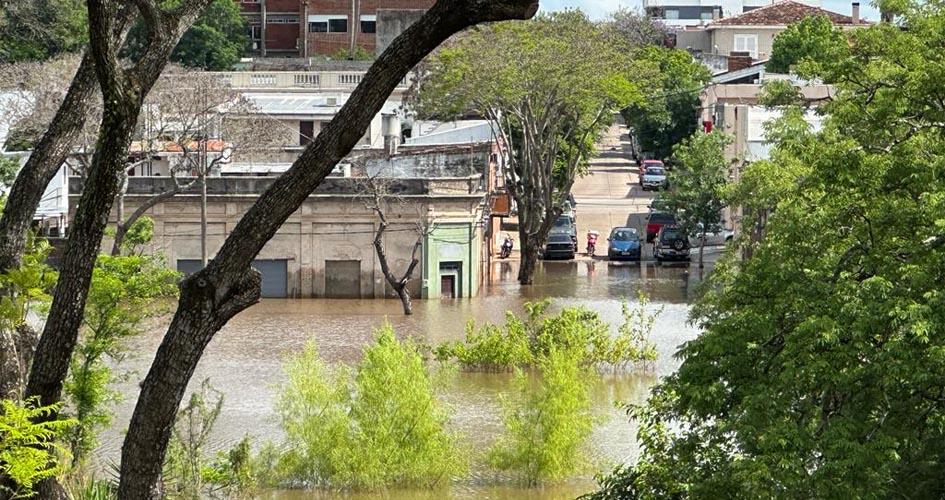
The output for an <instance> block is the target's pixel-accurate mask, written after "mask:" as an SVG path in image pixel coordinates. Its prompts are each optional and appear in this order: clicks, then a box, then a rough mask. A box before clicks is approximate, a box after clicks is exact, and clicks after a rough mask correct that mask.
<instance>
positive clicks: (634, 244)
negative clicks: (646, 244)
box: [607, 227, 643, 260]
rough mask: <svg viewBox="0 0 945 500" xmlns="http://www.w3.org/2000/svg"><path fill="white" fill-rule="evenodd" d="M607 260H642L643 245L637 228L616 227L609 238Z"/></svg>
mask: <svg viewBox="0 0 945 500" xmlns="http://www.w3.org/2000/svg"><path fill="white" fill-rule="evenodd" d="M607 242H608V244H607V258H608V259H610V260H640V252H641V249H642V247H643V245H642V244H641V242H640V233H639V231H637V229H636V228H635V227H615V228H614V229H613V230H612V231H611V232H610V237H609V238H607Z"/></svg>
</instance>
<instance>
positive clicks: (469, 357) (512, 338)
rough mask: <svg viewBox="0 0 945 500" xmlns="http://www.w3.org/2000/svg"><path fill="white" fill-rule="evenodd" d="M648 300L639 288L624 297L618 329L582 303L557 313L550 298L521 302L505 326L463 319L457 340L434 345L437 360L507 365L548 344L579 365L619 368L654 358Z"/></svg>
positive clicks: (520, 363) (525, 361) (527, 362)
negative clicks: (634, 296)
mask: <svg viewBox="0 0 945 500" xmlns="http://www.w3.org/2000/svg"><path fill="white" fill-rule="evenodd" d="M648 304H649V300H648V298H647V296H646V295H645V294H643V293H640V295H639V300H638V302H637V304H636V305H635V306H634V307H633V308H631V307H630V306H629V305H628V304H627V303H623V305H622V311H623V318H624V323H623V324H622V325H621V326H620V327H619V328H618V331H617V335H616V336H611V334H610V327H609V326H608V325H607V323H604V322H603V321H602V320H601V319H600V316H599V315H598V314H597V313H596V312H594V311H591V310H588V309H586V308H584V307H565V308H564V309H562V310H561V312H559V313H558V314H555V315H549V314H548V313H547V309H548V306H549V305H550V302H549V301H547V300H546V301H542V302H537V303H526V304H525V311H526V314H525V318H524V319H521V318H519V317H517V316H515V315H514V314H513V313H511V312H508V313H506V321H505V325H504V327H499V326H497V325H491V324H486V325H483V326H481V327H479V328H477V327H476V325H475V324H474V323H472V322H470V323H468V324H467V325H466V335H465V338H464V339H463V340H461V341H455V342H446V343H443V344H440V345H439V346H437V347H436V348H434V350H433V354H434V356H435V357H436V358H437V359H438V360H441V361H447V360H456V361H457V362H459V363H460V364H462V365H463V366H465V367H467V368H472V369H485V370H511V369H513V368H515V367H526V366H532V365H534V364H535V362H536V360H537V359H538V358H539V357H541V356H543V355H545V354H547V353H548V352H550V351H551V350H553V349H564V350H568V351H573V352H574V353H575V354H577V355H578V361H579V363H580V364H582V365H595V366H598V367H603V366H604V365H610V366H611V367H613V368H615V369H616V368H624V367H626V366H627V365H629V364H632V363H638V362H646V361H652V360H655V359H656V347H655V346H654V345H653V344H652V343H651V342H650V340H649V336H650V333H651V331H652V330H653V324H654V322H655V319H656V315H657V314H658V312H657V313H650V312H648V311H647V306H648Z"/></svg>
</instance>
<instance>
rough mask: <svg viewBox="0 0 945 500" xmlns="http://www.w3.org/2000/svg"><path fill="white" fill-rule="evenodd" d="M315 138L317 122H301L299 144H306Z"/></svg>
mask: <svg viewBox="0 0 945 500" xmlns="http://www.w3.org/2000/svg"><path fill="white" fill-rule="evenodd" d="M314 138H315V122H313V121H311V120H305V121H300V122H299V146H306V145H308V143H310V142H312V139H314Z"/></svg>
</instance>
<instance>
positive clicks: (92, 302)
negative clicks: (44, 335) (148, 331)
mask: <svg viewBox="0 0 945 500" xmlns="http://www.w3.org/2000/svg"><path fill="white" fill-rule="evenodd" d="M178 276H179V275H178V273H177V271H174V270H172V269H168V268H167V267H166V266H165V265H164V263H163V262H162V261H161V260H160V259H158V258H155V257H151V256H138V255H134V256H123V257H113V256H110V255H100V256H99V258H98V261H97V262H96V264H95V269H94V271H93V273H92V285H91V288H90V290H89V298H88V301H87V302H86V306H85V320H84V322H83V324H84V328H83V331H82V335H81V337H80V339H79V344H78V346H77V347H76V350H75V354H74V355H73V358H72V363H71V365H70V368H69V376H68V379H67V381H66V385H65V391H66V395H67V401H68V402H69V409H70V410H71V412H72V414H73V416H74V417H75V419H76V421H77V422H78V425H76V426H75V427H73V429H72V432H71V435H70V438H69V445H70V448H71V451H72V454H73V456H74V457H75V460H76V461H77V462H82V461H83V460H84V459H85V458H86V457H87V456H88V453H89V452H91V451H92V450H93V449H94V448H95V446H96V444H97V440H96V435H97V433H98V431H99V430H101V429H102V428H104V427H106V426H108V425H109V424H110V423H111V421H112V416H113V411H112V408H111V404H112V403H114V402H115V401H117V400H118V398H119V394H118V392H117V391H115V390H114V389H112V388H111V387H110V385H111V383H113V382H114V381H115V379H116V375H115V367H116V365H118V364H120V363H121V361H123V360H124V358H125V357H126V356H127V355H128V347H127V344H126V343H127V340H128V339H129V338H130V337H133V336H135V335H138V334H140V333H141V331H142V330H143V327H144V322H145V321H146V320H148V319H149V318H153V317H156V316H159V315H161V314H164V313H165V312H166V311H167V309H168V307H166V306H165V305H162V303H161V300H162V299H169V298H173V297H175V296H176V295H177V278H178Z"/></svg>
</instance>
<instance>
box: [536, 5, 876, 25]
mask: <svg viewBox="0 0 945 500" xmlns="http://www.w3.org/2000/svg"><path fill="white" fill-rule="evenodd" d="M539 1H540V3H541V8H542V10H562V9H567V8H580V9H581V10H583V11H584V12H587V13H588V15H590V16H591V17H592V18H594V19H603V18H604V17H607V14H609V13H611V12H613V11H615V10H617V9H618V8H619V7H627V8H631V9H641V8H642V7H643V0H539ZM852 3H853V2H852V0H850V1H847V0H822V2H821V7H823V8H825V9H827V10H831V11H833V12H837V13H839V14H845V15H850V10H851V8H852V7H851V6H852ZM860 16H862V17H863V18H864V19H868V20H870V21H878V20H879V11H878V10H876V8H875V7H873V6H872V5H870V2H869V1H868V0H861V1H860Z"/></svg>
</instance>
